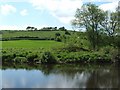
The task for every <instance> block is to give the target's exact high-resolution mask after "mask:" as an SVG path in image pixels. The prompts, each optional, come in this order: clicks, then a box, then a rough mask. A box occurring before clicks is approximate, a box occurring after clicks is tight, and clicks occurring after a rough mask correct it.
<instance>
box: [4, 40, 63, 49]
mask: <svg viewBox="0 0 120 90" xmlns="http://www.w3.org/2000/svg"><path fill="white" fill-rule="evenodd" d="M62 44H63V43H61V42H56V41H52V40H14V41H2V48H3V49H6V48H26V49H37V48H45V49H50V48H52V47H57V46H61V45H62Z"/></svg>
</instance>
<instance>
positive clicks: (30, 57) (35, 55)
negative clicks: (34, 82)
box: [26, 53, 38, 62]
mask: <svg viewBox="0 0 120 90" xmlns="http://www.w3.org/2000/svg"><path fill="white" fill-rule="evenodd" d="M37 57H38V56H37V54H34V53H30V54H28V55H27V56H26V58H27V60H28V62H34V59H35V58H37Z"/></svg>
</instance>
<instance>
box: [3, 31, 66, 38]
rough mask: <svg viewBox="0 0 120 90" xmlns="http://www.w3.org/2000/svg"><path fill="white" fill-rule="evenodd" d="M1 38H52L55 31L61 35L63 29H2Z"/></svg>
mask: <svg viewBox="0 0 120 90" xmlns="http://www.w3.org/2000/svg"><path fill="white" fill-rule="evenodd" d="M2 32H3V34H2V38H12V37H21V36H22V37H25V36H29V37H39V38H46V37H48V38H54V37H55V33H57V32H59V33H60V34H61V35H63V34H64V33H65V32H64V31H34V32H33V31H2Z"/></svg>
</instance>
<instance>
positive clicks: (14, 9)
mask: <svg viewBox="0 0 120 90" xmlns="http://www.w3.org/2000/svg"><path fill="white" fill-rule="evenodd" d="M118 1H119V0H0V29H1V30H2V29H25V28H26V27H27V26H34V27H37V28H42V27H48V26H53V27H55V26H57V27H61V26H65V27H66V28H67V29H72V26H71V24H70V21H71V20H72V19H73V18H74V14H75V11H76V9H77V8H80V7H81V6H82V5H83V4H84V3H88V2H92V3H94V4H96V5H98V6H99V7H100V8H101V9H103V10H110V11H114V10H115V8H116V7H117V6H118Z"/></svg>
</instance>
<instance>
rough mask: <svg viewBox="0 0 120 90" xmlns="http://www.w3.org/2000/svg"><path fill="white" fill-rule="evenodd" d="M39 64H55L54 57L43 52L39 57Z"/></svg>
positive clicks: (49, 53)
mask: <svg viewBox="0 0 120 90" xmlns="http://www.w3.org/2000/svg"><path fill="white" fill-rule="evenodd" d="M41 63H49V64H51V63H57V60H56V58H55V56H54V55H53V54H52V53H51V52H49V51H48V52H44V53H43V54H42V56H41Z"/></svg>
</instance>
